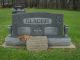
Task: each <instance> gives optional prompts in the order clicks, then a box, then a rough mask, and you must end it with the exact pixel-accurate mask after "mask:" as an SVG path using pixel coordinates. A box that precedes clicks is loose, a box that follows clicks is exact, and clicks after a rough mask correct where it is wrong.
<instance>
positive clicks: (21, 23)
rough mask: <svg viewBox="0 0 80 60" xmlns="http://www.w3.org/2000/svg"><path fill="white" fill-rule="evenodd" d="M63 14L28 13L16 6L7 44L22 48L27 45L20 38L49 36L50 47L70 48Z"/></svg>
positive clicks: (6, 39)
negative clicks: (24, 36)
mask: <svg viewBox="0 0 80 60" xmlns="http://www.w3.org/2000/svg"><path fill="white" fill-rule="evenodd" d="M63 17H64V16H63V14H52V13H47V12H33V13H26V12H25V11H24V9H23V8H22V6H15V8H14V11H13V14H12V25H11V26H10V34H9V36H7V37H6V38H5V44H6V45H9V46H20V45H25V44H26V43H25V42H23V41H21V40H20V39H19V38H18V36H20V35H30V36H47V39H48V45H49V46H69V45H70V43H71V39H70V38H69V37H68V35H67V32H68V31H67V30H68V26H66V25H64V20H63Z"/></svg>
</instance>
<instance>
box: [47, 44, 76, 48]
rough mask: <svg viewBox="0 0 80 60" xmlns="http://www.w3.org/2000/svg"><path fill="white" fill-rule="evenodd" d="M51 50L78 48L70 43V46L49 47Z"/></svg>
mask: <svg viewBox="0 0 80 60" xmlns="http://www.w3.org/2000/svg"><path fill="white" fill-rule="evenodd" d="M49 48H76V46H75V45H74V44H73V43H70V45H69V46H49Z"/></svg>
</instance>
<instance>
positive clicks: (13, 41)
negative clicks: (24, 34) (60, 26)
mask: <svg viewBox="0 0 80 60" xmlns="http://www.w3.org/2000/svg"><path fill="white" fill-rule="evenodd" d="M32 37H34V36H32ZM47 39H48V45H49V46H70V44H71V39H70V38H69V37H63V38H47ZM4 43H5V45H7V46H26V42H23V41H21V40H19V39H18V38H14V37H11V36H10V35H9V36H7V37H6V38H5V42H4Z"/></svg>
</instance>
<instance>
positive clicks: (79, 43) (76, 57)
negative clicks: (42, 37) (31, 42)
mask: <svg viewBox="0 0 80 60" xmlns="http://www.w3.org/2000/svg"><path fill="white" fill-rule="evenodd" d="M26 11H29V12H49V13H62V14H64V22H65V24H67V25H69V32H68V34H69V36H70V37H71V39H72V42H73V44H75V45H76V48H75V49H48V51H41V52H29V51H27V50H26V49H25V48H19V49H16V48H3V47H1V46H0V60H80V11H67V10H53V9H34V8H33V9H26ZM11 12H12V10H11V9H9V8H3V9H0V45H2V43H3V42H4V39H5V37H6V36H7V35H8V33H9V32H8V25H10V24H11V18H12V17H11Z"/></svg>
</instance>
